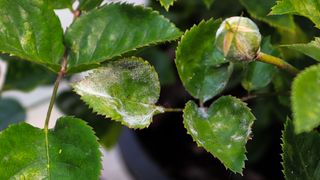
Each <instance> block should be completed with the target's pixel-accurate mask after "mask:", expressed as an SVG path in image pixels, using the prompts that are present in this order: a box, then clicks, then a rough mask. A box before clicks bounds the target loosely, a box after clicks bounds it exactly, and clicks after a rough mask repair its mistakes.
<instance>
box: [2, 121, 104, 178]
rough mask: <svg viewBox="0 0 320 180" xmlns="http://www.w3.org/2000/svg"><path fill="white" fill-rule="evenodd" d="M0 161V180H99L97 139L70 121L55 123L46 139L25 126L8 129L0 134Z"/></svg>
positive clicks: (81, 126)
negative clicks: (79, 179)
mask: <svg viewBox="0 0 320 180" xmlns="http://www.w3.org/2000/svg"><path fill="white" fill-rule="evenodd" d="M46 139H47V140H48V141H46ZM0 159H1V161H0V179H78V178H79V177H81V178H83V179H98V178H99V175H100V170H101V164H100V163H101V153H100V151H99V144H98V142H97V138H96V137H95V136H94V133H93V131H92V130H91V128H90V127H89V126H87V125H86V124H85V123H84V122H83V121H81V120H80V119H77V118H73V117H62V118H60V119H58V121H57V124H56V126H55V128H54V129H51V130H49V132H48V138H46V137H45V131H44V130H42V129H38V128H36V127H33V126H31V125H29V124H26V123H21V124H17V125H13V126H10V127H9V128H8V129H6V130H4V131H3V132H1V133H0Z"/></svg>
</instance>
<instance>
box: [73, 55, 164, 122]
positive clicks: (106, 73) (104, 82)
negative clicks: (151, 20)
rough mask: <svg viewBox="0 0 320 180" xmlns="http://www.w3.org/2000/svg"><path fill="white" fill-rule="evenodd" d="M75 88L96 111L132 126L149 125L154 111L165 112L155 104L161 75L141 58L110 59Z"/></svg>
mask: <svg viewBox="0 0 320 180" xmlns="http://www.w3.org/2000/svg"><path fill="white" fill-rule="evenodd" d="M73 87H74V90H75V91H76V92H77V93H78V94H79V95H80V96H81V99H82V100H83V101H85V102H86V103H87V104H88V105H89V106H90V107H91V108H92V109H93V111H94V112H96V113H98V114H100V115H104V116H106V117H110V118H112V119H113V120H116V121H120V122H121V123H122V124H124V125H126V126H128V127H131V128H144V127H147V126H149V124H150V123H151V121H152V117H153V115H154V114H157V113H162V112H164V109H163V108H162V107H158V106H156V105H155V103H156V102H157V100H158V98H159V93H160V83H159V80H158V76H157V74H156V72H155V70H154V68H153V67H151V66H150V65H149V64H148V63H147V62H145V61H143V60H142V59H138V58H134V57H132V58H128V59H122V60H117V61H113V62H110V63H108V64H107V65H106V66H105V67H102V68H98V69H96V70H93V71H92V72H91V73H90V75H89V76H87V77H86V78H85V79H84V80H82V81H80V82H77V83H75V84H74V85H73Z"/></svg>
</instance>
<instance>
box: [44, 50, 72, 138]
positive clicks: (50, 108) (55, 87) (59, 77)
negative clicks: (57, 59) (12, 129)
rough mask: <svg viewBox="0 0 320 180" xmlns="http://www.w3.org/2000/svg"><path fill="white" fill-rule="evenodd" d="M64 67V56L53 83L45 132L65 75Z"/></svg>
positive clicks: (65, 61)
mask: <svg viewBox="0 0 320 180" xmlns="http://www.w3.org/2000/svg"><path fill="white" fill-rule="evenodd" d="M66 66H67V57H66V56H64V58H63V60H62V63H61V69H60V71H59V74H58V77H57V79H56V82H55V83H54V86H53V92H52V96H51V99H50V104H49V107H48V111H47V116H46V121H45V123H44V130H45V131H46V132H47V131H48V128H49V122H50V117H51V112H52V109H53V106H54V102H55V100H56V97H57V92H58V88H59V84H60V81H61V80H62V78H63V76H64V75H65V71H66Z"/></svg>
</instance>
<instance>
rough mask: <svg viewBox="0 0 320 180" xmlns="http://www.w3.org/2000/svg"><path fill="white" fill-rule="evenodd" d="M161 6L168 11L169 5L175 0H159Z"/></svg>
mask: <svg viewBox="0 0 320 180" xmlns="http://www.w3.org/2000/svg"><path fill="white" fill-rule="evenodd" d="M159 1H160V4H161V6H163V7H164V8H165V9H166V10H167V11H169V7H170V6H172V5H173V3H174V1H175V0H159Z"/></svg>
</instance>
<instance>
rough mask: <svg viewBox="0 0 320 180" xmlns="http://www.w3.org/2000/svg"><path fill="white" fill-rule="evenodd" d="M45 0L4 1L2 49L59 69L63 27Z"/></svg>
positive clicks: (0, 12)
mask: <svg viewBox="0 0 320 180" xmlns="http://www.w3.org/2000/svg"><path fill="white" fill-rule="evenodd" d="M46 2H47V1H43V0H10V1H7V0H0V52H1V53H8V54H11V55H14V56H18V57H20V58H22V59H25V60H29V61H32V62H36V63H39V64H43V65H45V66H46V67H48V68H50V69H52V70H54V71H58V70H59V67H60V65H59V63H60V59H61V57H62V56H63V53H64V46H63V30H62V28H61V25H60V22H59V19H58V17H57V16H56V15H55V14H54V11H53V9H51V8H50V7H49V5H48V4H47V3H46Z"/></svg>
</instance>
